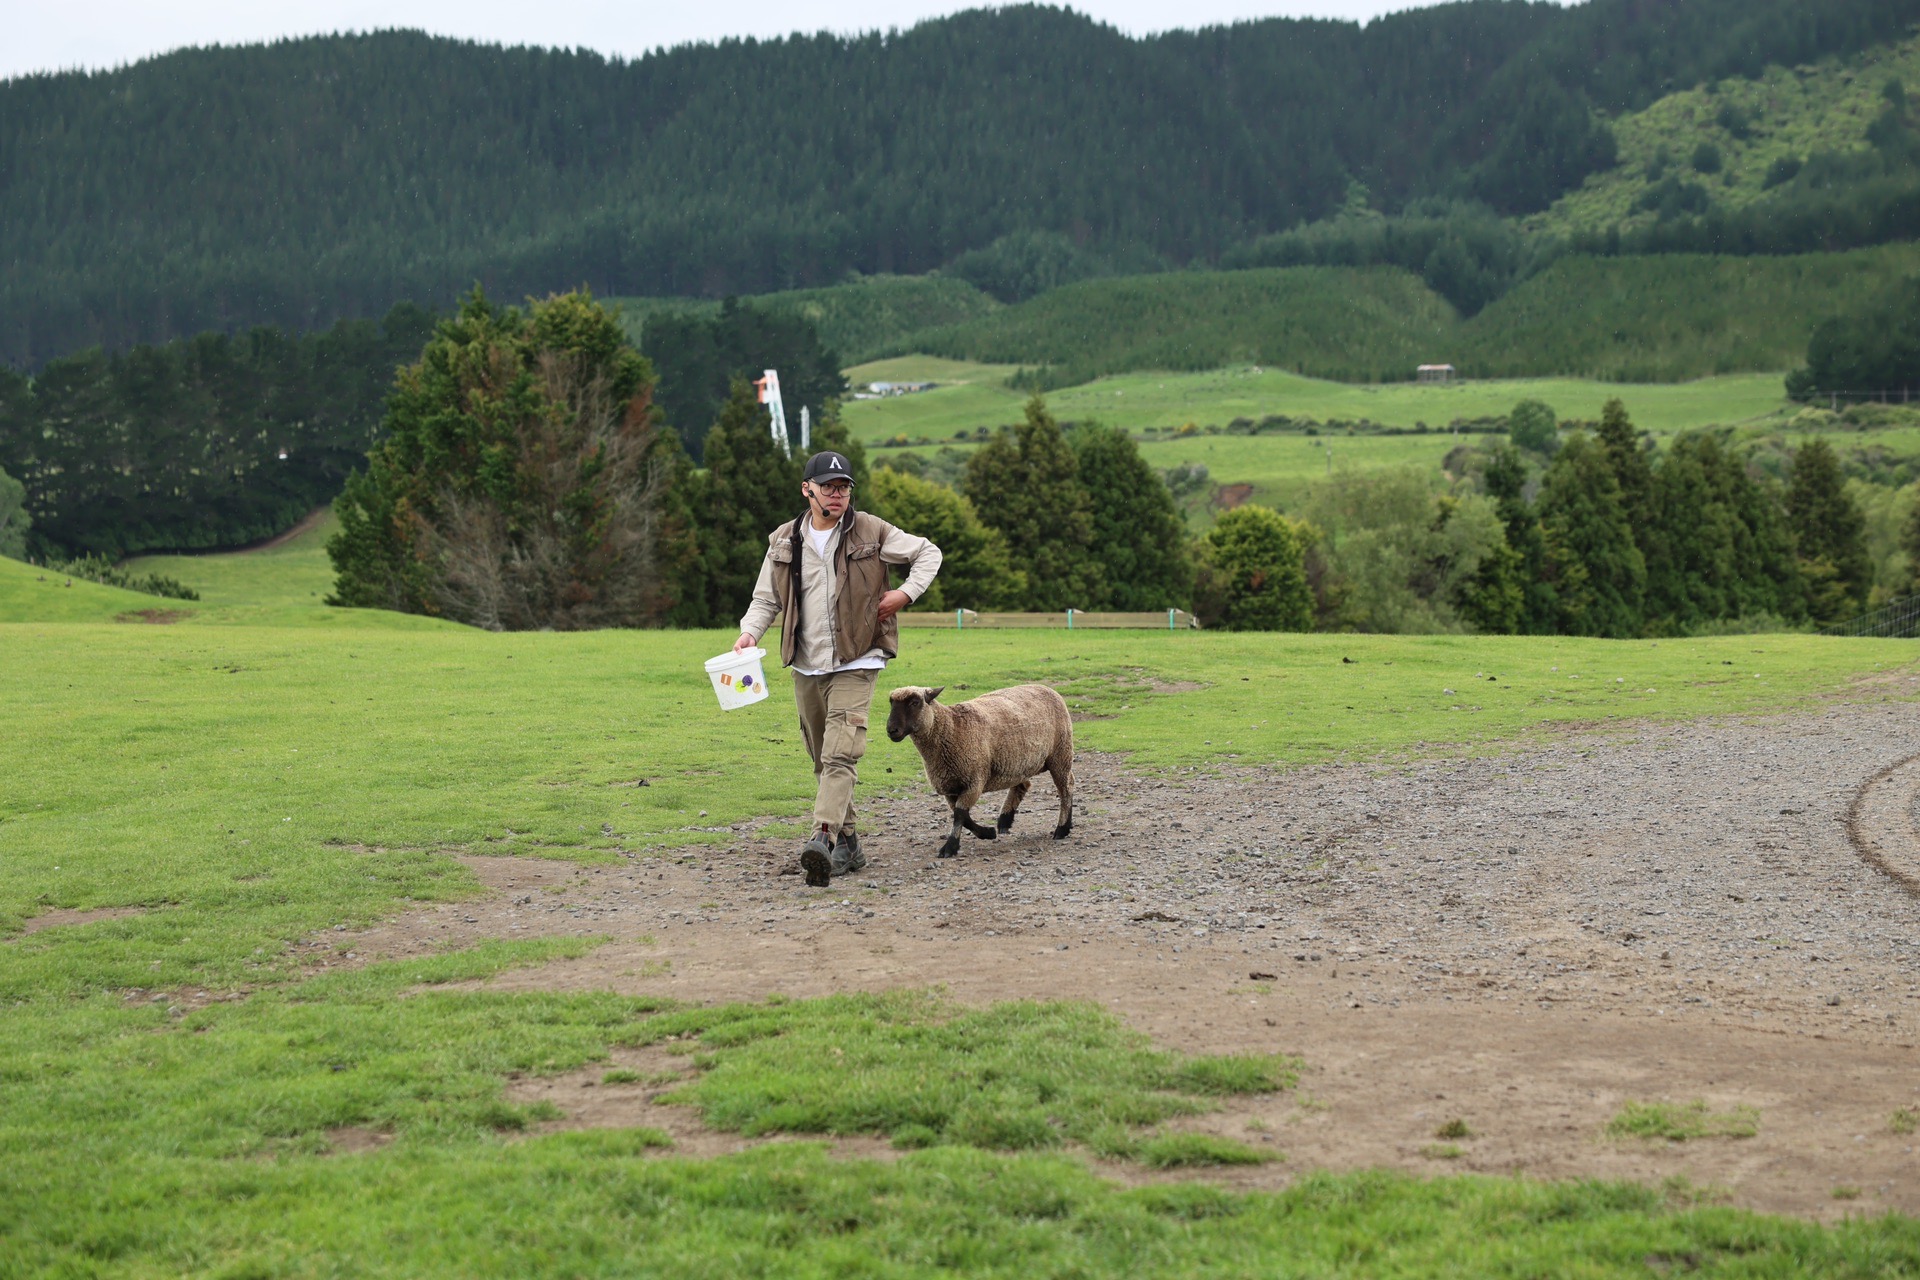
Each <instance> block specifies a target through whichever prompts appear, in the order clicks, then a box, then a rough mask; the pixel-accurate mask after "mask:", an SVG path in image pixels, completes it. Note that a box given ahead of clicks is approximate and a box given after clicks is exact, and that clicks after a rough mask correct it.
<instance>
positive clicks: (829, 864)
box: [800, 849, 833, 889]
mask: <svg viewBox="0 0 1920 1280" xmlns="http://www.w3.org/2000/svg"><path fill="white" fill-rule="evenodd" d="M800 869H801V870H802V871H805V872H806V873H807V883H808V884H809V885H810V886H812V887H813V888H815V889H824V888H826V887H827V886H828V885H830V884H832V883H833V861H832V859H831V858H829V857H828V856H827V855H826V854H824V853H822V852H820V851H819V850H818V849H807V850H804V851H802V853H801V854H800Z"/></svg>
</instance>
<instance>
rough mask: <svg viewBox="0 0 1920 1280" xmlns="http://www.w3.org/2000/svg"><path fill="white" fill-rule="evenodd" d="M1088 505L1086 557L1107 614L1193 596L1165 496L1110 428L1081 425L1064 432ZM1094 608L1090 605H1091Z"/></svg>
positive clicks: (1183, 541) (1181, 525)
mask: <svg viewBox="0 0 1920 1280" xmlns="http://www.w3.org/2000/svg"><path fill="white" fill-rule="evenodd" d="M1067 442H1068V443H1069V444H1070V445H1072V446H1073V453H1074V458H1075V460H1076V462H1077V464H1078V466H1079V472H1080V484H1081V486H1082V487H1083V488H1085V489H1086V491H1087V497H1088V499H1089V501H1090V502H1091V503H1092V508H1093V509H1092V513H1091V514H1092V516H1093V553H1094V555H1095V556H1097V557H1098V558H1099V560H1100V564H1101V567H1102V568H1103V570H1104V571H1105V577H1106V584H1107V594H1106V599H1105V600H1104V601H1102V602H1100V603H1101V604H1103V605H1104V606H1106V607H1108V608H1112V609H1138V610H1145V609H1171V608H1179V607H1184V606H1185V605H1186V604H1187V602H1188V597H1189V596H1190V595H1192V593H1193V563H1192V561H1191V560H1190V559H1189V558H1188V556H1187V531H1186V527H1185V522H1184V521H1183V520H1182V519H1181V517H1180V510H1179V508H1178V507H1176V506H1174V503H1173V494H1172V493H1170V492H1168V490H1167V485H1166V482H1165V481H1164V480H1162V479H1161V478H1160V474H1159V473H1158V472H1157V471H1155V470H1154V469H1153V468H1152V467H1151V466H1149V465H1148V464H1147V461H1146V459H1145V458H1142V457H1141V456H1140V450H1139V449H1138V448H1136V447H1135V446H1134V443H1133V439H1132V437H1130V436H1129V435H1127V433H1126V432H1124V431H1121V430H1119V429H1118V428H1115V427H1108V426H1103V425H1101V424H1100V423H1097V422H1085V423H1081V424H1080V425H1079V426H1077V427H1075V428H1074V429H1073V430H1072V431H1070V432H1068V433H1067ZM1096 607H1097V606H1096Z"/></svg>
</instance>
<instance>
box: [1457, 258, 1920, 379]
mask: <svg viewBox="0 0 1920 1280" xmlns="http://www.w3.org/2000/svg"><path fill="white" fill-rule="evenodd" d="M1916 273H1920V245H1915V244H1900V245H1886V246H1883V247H1880V248H1876V249H1856V250H1853V251H1852V252H1849V253H1809V254H1795V255H1781V256H1766V257H1752V258H1732V257H1721V256H1713V255H1701V254H1662V255H1657V256H1651V257H1638V258H1634V257H1617V258H1586V257H1568V258H1562V259H1561V260H1560V261H1558V262H1556V263H1554V264H1553V265H1552V266H1550V267H1548V268H1547V269H1546V270H1545V271H1543V272H1541V273H1540V274H1539V275H1537V276H1535V277H1533V278H1532V279H1531V280H1528V281H1526V282H1525V283H1524V284H1521V285H1520V286H1519V287H1517V288H1516V289H1514V290H1513V292H1511V293H1509V294H1507V295H1506V296H1505V297H1504V298H1501V299H1500V300H1499V301H1498V302H1495V303H1494V304H1493V305H1492V306H1490V307H1488V308H1487V309H1486V310H1485V311H1482V312H1481V313H1480V314H1479V315H1477V316H1475V317H1474V318H1473V319H1472V320H1470V321H1468V322H1467V323H1466V324H1464V325H1463V326H1461V331H1460V334H1459V338H1458V346H1456V347H1454V348H1453V352H1454V354H1452V355H1449V356H1447V357H1445V358H1446V359H1449V360H1451V361H1452V362H1453V363H1455V364H1458V365H1459V366H1461V368H1462V369H1464V370H1468V371H1470V372H1471V374H1472V375H1473V376H1474V377H1490V378H1508V377H1533V376H1540V375H1547V374H1565V375H1570V376H1574V377H1585V378H1604V379H1607V380H1609V381H1613V382H1677V381H1682V380H1685V379H1688V378H1704V377H1707V376H1709V375H1711V374H1717V373H1739V372H1745V371H1749V370H1752V371H1761V370H1774V371H1784V370H1787V369H1792V368H1795V367H1797V366H1799V365H1800V364H1802V363H1804V362H1805V360H1806V354H1807V339H1808V338H1809V337H1811V336H1812V334H1813V329H1814V326H1815V325H1817V324H1819V323H1820V321H1822V320H1824V319H1826V318H1827V317H1828V316H1831V315H1836V314H1839V313H1841V312H1843V311H1846V310H1847V309H1848V308H1849V306H1850V305H1851V304H1852V303H1853V302H1855V301H1856V300H1857V299H1858V298H1859V297H1860V296H1861V295H1862V294H1863V293H1867V292H1870V291H1872V290H1873V289H1875V288H1876V287H1877V286H1878V285H1879V283H1880V282H1881V281H1883V280H1887V279H1890V278H1898V277H1901V276H1906V275H1913V274H1916Z"/></svg>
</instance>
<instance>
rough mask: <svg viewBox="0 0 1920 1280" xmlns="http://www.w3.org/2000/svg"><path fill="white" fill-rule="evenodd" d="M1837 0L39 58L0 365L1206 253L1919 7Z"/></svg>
mask: <svg viewBox="0 0 1920 1280" xmlns="http://www.w3.org/2000/svg"><path fill="white" fill-rule="evenodd" d="M1817 9H1818V12H1817V14H1813V13H1812V12H1811V10H1810V6H1809V5H1808V4H1807V0H1659V2H1658V3H1649V2H1648V0H1588V2H1587V3H1583V4H1577V5H1565V6H1563V5H1557V4H1545V3H1533V4H1529V3H1518V2H1512V0H1473V2H1470V3H1455V4H1441V5H1431V6H1425V7H1421V8H1415V9H1411V10H1408V11H1406V12H1402V13H1397V14H1391V15H1388V16H1385V17H1382V18H1380V19H1378V20H1376V21H1372V22H1369V23H1367V24H1366V25H1364V26H1361V25H1359V24H1357V23H1351V22H1335V21H1324V20H1314V19H1298V20H1296V19H1279V18H1276V19H1269V20H1263V21H1257V22H1242V23H1237V24H1234V25H1232V26H1215V27H1210V28H1204V29H1201V30H1197V31H1171V32H1165V33H1160V34H1156V35H1150V36H1143V37H1140V38H1131V37H1129V36H1127V35H1125V34H1124V33H1122V32H1120V31H1118V30H1116V29H1114V28H1113V27H1110V26H1106V25H1103V24H1101V23H1098V22H1095V21H1093V20H1092V19H1090V18H1088V17H1086V16H1084V15H1081V14H1078V13H1075V12H1072V11H1071V10H1067V9H1058V8H1050V7H1045V6H1040V5H1012V6H1008V7H1005V8H995V9H982V10H975V11H971V12H965V13H959V14H953V15H950V16H945V17H940V18H936V19H932V20H930V21H926V22H922V23H919V24H917V25H913V26H910V27H908V28H907V29H905V30H895V31H889V32H878V31H874V32H867V33H864V34H859V35H837V34H831V33H820V34H816V35H811V36H795V37H787V38H782V39H775V40H764V41H763V40H752V39H748V40H730V41H726V42H724V43H721V44H718V45H686V46H681V47H678V48H673V49H667V50H662V51H659V52H657V53H652V54H649V55H647V56H645V57H642V58H639V59H637V60H634V61H631V62H628V61H622V60H618V59H614V60H609V59H606V58H603V57H600V56H599V55H597V54H593V53H590V52H585V51H579V50H554V49H539V48H499V47H489V46H485V45H479V44H474V43H470V42H465V41H459V40H450V39H439V38H435V37H431V36H428V35H425V34H423V33H420V32H409V31H382V32H376V33H371V34H350V35H338V36H316V37H311V38H303V39H294V40H282V41H278V42H275V43H273V44H267V45H252V46H235V47H214V48H197V49H182V50H176V51H174V52H171V53H168V54H165V55H163V56H160V57H156V58H151V59H147V60H145V61H142V62H138V63H135V64H132V65H129V66H124V67H118V68H114V69H112V70H109V71H100V72H91V73H84V72H65V73H59V74H49V75H30V76H22V77H18V78H15V79H11V80H5V81H0V173H4V174H5V175H6V181H5V182H4V183H0V262H5V263H6V264H7V270H6V272H5V273H4V274H0V360H5V361H7V362H10V363H13V364H16V365H23V366H29V367H37V366H38V365H40V364H42V363H44V362H45V361H46V360H48V359H51V358H54V357H57V356H60V355H64V354H66V353H68V352H71V351H73V350H75V349H77V348H79V347H82V346H84V345H86V344H88V343H92V342H104V343H105V344H107V345H108V346H110V347H116V348H117V347H122V346H126V345H130V344H133V343H137V342H143V341H144V342H153V341H164V340H166V339H169V338H173V337H179V336H184V335H188V334H192V333H197V332H200V331H202V330H205V329H209V328H214V327H219V328H222V329H233V328H236V327H244V326H247V325H251V324H258V323H274V324H278V325H280V326H282V327H284V328H288V329H294V330H305V329H310V328H315V327H321V326H324V325H326V324H327V323H329V322H331V321H332V320H334V319H336V318H339V317H342V316H356V315H357V316H367V315H377V314H381V313H383V312H385V311H386V310H387V309H388V308H389V307H390V306H392V305H393V304H394V303H395V302H396V301H397V300H400V299H411V300H413V301H416V302H419V303H421V304H423V305H426V306H429V307H432V308H434V309H444V308H445V307H446V306H448V305H449V304H450V303H451V302H452V301H453V300H454V298H455V297H456V296H457V295H459V294H460V293H463V292H465V291H466V290H468V289H470V288H471V287H472V286H473V284H474V282H475V281H479V282H480V283H482V284H484V285H485V286H486V287H487V289H488V290H489V291H490V292H491V293H493V294H494V295H495V296H498V297H503V298H506V299H509V300H515V299H518V298H521V297H524V296H526V295H528V294H542V293H547V292H551V291H553V290H556V289H564V288H571V287H574V286H577V285H579V284H583V283H584V284H587V285H590V286H591V287H592V288H593V289H594V291H595V292H596V293H598V294H600V295H602V296H639V295H681V294H684V295H698V296H702V297H719V296H723V295H726V294H730V293H732V294H740V293H750V292H767V291H771V290H775V289H791V288H800V287H813V286H818V285H822V284H826V283H830V282H833V281H838V280H841V279H843V278H844V277H845V276H846V274H847V273H848V272H849V271H860V272H865V273H869V274H880V273H888V272H898V273H903V274H921V273H924V272H926V271H929V270H932V269H935V268H939V267H942V266H947V265H952V266H954V267H955V268H956V269H958V268H961V267H962V266H963V265H965V264H969V263H970V264H973V265H974V266H977V267H979V268H981V270H980V271H979V273H978V274H979V280H981V281H985V280H1004V279H1008V278H1012V277H1009V276H1008V273H1007V270H1006V269H1007V268H1008V267H1009V266H1011V265H1014V264H1013V263H1012V262H1010V261H1008V260H1005V259H1007V258H1008V257H1009V256H1010V257H1011V258H1018V257H1019V256H1020V254H1019V253H1018V252H1014V253H1011V254H1010V255H1008V254H1002V255H1000V256H999V257H998V258H996V255H995V253H994V252H993V251H994V249H995V246H1001V247H1002V248H1006V247H1007V246H1014V247H1015V248H1017V247H1018V246H1020V245H1031V244H1032V243H1033V241H1032V239H1031V238H1032V237H1034V236H1036V235H1041V236H1049V237H1056V238H1058V237H1065V238H1067V239H1068V240H1070V241H1071V242H1072V243H1073V244H1074V245H1075V246H1076V248H1080V249H1084V251H1085V255H1086V259H1087V260H1088V261H1097V262H1106V263H1126V262H1140V261H1146V260H1164V261H1166V262H1169V263H1172V264H1176V265H1183V266H1184V265H1191V264H1196V263H1198V264H1208V263H1213V262H1217V261H1218V260H1219V258H1220V255H1221V254H1222V253H1223V252H1224V251H1226V250H1227V249H1229V248H1231V247H1232V246H1234V245H1236V244H1239V243H1241V242H1244V241H1246V240H1248V239H1250V238H1253V237H1258V236H1261V235H1263V234H1267V233H1272V232H1277V231H1282V230H1284V229H1286V228H1289V227H1293V226H1295V225H1297V224H1299V223H1300V222H1302V221H1303V220H1304V221H1312V220H1315V219H1322V218H1326V217H1328V216H1330V215H1332V214H1334V213H1336V212H1338V211H1340V210H1341V209H1343V208H1348V207H1358V208H1372V209H1379V210H1396V209H1402V208H1404V207H1405V206H1407V205H1408V204H1410V203H1411V202H1415V201H1418V200H1421V199H1423V198H1433V197H1467V198H1471V199H1473V200H1477V201H1480V202H1482V203H1484V204H1485V205H1487V206H1488V207H1490V208H1491V209H1493V210H1494V211H1495V212H1497V213H1500V214H1502V215H1507V216H1512V215H1517V214H1524V213H1529V212H1533V211H1536V210H1540V209H1544V208H1546V207H1547V206H1548V205H1550V204H1551V203H1552V202H1553V201H1554V200H1555V199H1557V198H1559V197H1560V196H1562V195H1564V194H1565V193H1566V192H1567V191H1569V190H1571V189H1573V188H1575V187H1577V186H1578V185H1579V184H1580V182H1581V181H1582V179H1584V178H1585V177H1586V176H1587V175H1588V174H1590V173H1594V172H1597V171H1599V170H1602V169H1605V168H1607V167H1608V166H1609V165H1611V163H1612V162H1613V159H1614V157H1615V154H1616V149H1617V148H1616V143H1615V141H1614V138H1613V136H1612V134H1611V132H1610V130H1609V127H1608V124H1607V121H1608V119H1609V118H1611V117H1614V116H1617V115H1619V114H1620V113H1622V112H1631V111H1636V110H1640V109H1642V108H1645V107H1646V106H1648V105H1649V104H1650V103H1652V102H1654V101H1655V100H1656V99H1658V98H1659V97H1661V96H1662V95H1663V94H1666V93H1669V92H1671V91H1672V90H1674V89H1684V88H1687V87H1689V86H1693V85H1698V84H1703V83H1706V82H1710V81H1721V80H1725V79H1726V78H1727V77H1730V76H1756V75H1760V74H1762V73H1764V72H1765V71H1766V69H1767V67H1768V66H1769V65H1770V64H1780V65H1788V66H1791V65H1795V64H1797V63H1802V62H1811V61H1815V60H1817V59H1819V58H1822V57H1826V56H1830V55H1849V54H1852V53H1855V52H1858V51H1860V50H1863V49H1869V48H1872V47H1874V46H1875V45H1877V44H1881V43H1884V42H1886V41H1889V40H1895V39H1900V38H1904V37H1905V35H1906V34H1907V32H1908V29H1909V27H1910V26H1911V24H1912V23H1913V22H1914V21H1915V19H1916V18H1920V0H1820V3H1819V4H1818V6H1817ZM981 251H984V252H985V256H984V257H980V258H976V257H972V256H970V255H973V254H975V253H977V252H981ZM1076 269H1077V268H1076ZM1019 275H1020V272H1018V271H1015V272H1014V273H1013V276H1019ZM977 282H978V281H977Z"/></svg>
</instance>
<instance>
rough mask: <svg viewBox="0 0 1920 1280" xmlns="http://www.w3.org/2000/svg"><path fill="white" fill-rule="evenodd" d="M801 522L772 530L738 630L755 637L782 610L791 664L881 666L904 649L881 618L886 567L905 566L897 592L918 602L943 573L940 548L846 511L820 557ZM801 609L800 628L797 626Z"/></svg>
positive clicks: (807, 667)
mask: <svg viewBox="0 0 1920 1280" xmlns="http://www.w3.org/2000/svg"><path fill="white" fill-rule="evenodd" d="M804 521H805V517H800V518H799V519H798V520H794V521H789V522H788V523H786V524H783V525H781V526H780V527H779V528H778V529H775V530H774V531H773V533H772V534H770V535H769V536H768V538H767V555H766V558H765V559H764V560H762V561H761V563H760V579H759V581H758V582H756V583H755V584H754V588H753V602H752V603H751V604H750V605H748V606H747V612H746V614H745V615H744V616H743V617H742V618H741V619H740V630H741V632H742V633H743V634H745V635H751V636H752V637H753V638H754V639H755V640H756V641H757V640H759V638H760V637H761V636H763V635H765V634H766V632H767V628H769V627H771V626H772V625H773V620H774V618H776V617H778V616H781V615H785V617H786V618H787V625H786V626H784V627H783V628H782V629H781V635H780V660H781V662H783V663H785V664H786V665H787V666H790V667H793V668H794V669H795V670H798V671H804V672H816V673H817V672H826V671H833V670H835V669H837V668H839V667H844V666H846V665H847V664H849V663H852V662H862V665H871V666H876V667H877V666H881V665H883V664H884V662H885V660H886V659H888V658H891V657H893V656H894V655H895V654H897V653H898V652H899V647H900V645H899V636H900V632H899V624H898V623H897V622H896V621H895V620H894V619H892V618H889V619H887V620H886V621H885V622H882V621H881V620H880V597H881V596H883V595H885V594H886V592H887V566H888V565H906V566H908V571H907V580H906V581H905V582H903V583H901V584H900V590H902V591H904V592H906V593H907V598H908V599H909V600H910V601H911V600H918V599H919V598H920V597H921V596H923V595H925V594H926V590H927V588H928V587H930V586H932V585H933V578H934V575H935V574H937V573H938V572H939V571H940V561H941V555H940V548H939V547H936V546H935V545H934V544H933V543H931V542H929V541H928V540H927V539H925V538H916V537H914V536H913V535H912V534H910V533H903V532H902V531H900V530H899V529H896V528H894V527H893V526H892V525H890V524H888V523H887V522H886V521H884V520H882V519H880V518H879V517H878V516H872V515H868V514H867V513H866V512H864V511H849V512H848V513H847V515H846V516H845V517H844V518H843V519H842V520H841V522H840V525H839V527H838V528H836V529H835V530H834V531H833V534H832V536H831V537H830V538H829V539H828V541H827V552H826V555H824V556H822V555H821V554H820V553H819V552H818V551H816V550H814V546H813V540H812V539H811V538H809V537H808V536H807V535H806V532H805V530H804V529H796V525H799V524H802V523H803V522H804ZM796 533H797V534H798V536H797V537H796ZM796 555H797V556H798V557H799V558H798V560H797V562H796V560H795V556H796ZM796 564H797V566H798V573H797V574H796V572H795V568H796ZM796 578H797V580H798V588H799V593H798V596H797V597H796V596H795V591H794V588H795V582H796ZM796 602H797V607H796ZM796 614H797V615H798V618H799V625H798V626H795V625H793V622H794V618H795V615H796Z"/></svg>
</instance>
